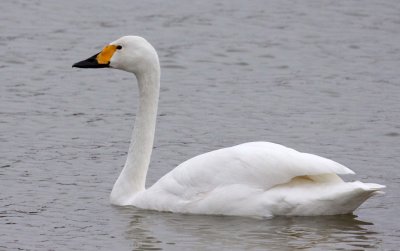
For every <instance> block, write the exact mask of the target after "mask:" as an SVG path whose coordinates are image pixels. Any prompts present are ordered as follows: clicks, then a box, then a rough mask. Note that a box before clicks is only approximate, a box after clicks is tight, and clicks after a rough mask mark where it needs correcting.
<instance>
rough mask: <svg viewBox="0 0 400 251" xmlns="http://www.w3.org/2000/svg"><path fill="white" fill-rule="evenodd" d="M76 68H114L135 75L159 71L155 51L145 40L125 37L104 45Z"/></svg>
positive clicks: (75, 65) (76, 64)
mask: <svg viewBox="0 0 400 251" xmlns="http://www.w3.org/2000/svg"><path fill="white" fill-rule="evenodd" d="M72 67H78V68H107V67H110V68H115V69H120V70H124V71H128V72H133V73H135V74H136V75H137V74H140V73H144V72H147V71H153V70H156V69H159V62H158V56H157V52H156V50H155V49H154V48H153V46H151V44H150V43H149V42H147V41H146V39H144V38H142V37H137V36H125V37H121V38H120V39H118V40H116V41H114V42H112V43H110V44H108V45H106V46H105V47H104V48H103V50H102V51H101V52H99V53H97V54H96V55H94V56H92V57H90V58H88V59H86V60H83V61H80V62H78V63H75V64H74V65H73V66H72Z"/></svg>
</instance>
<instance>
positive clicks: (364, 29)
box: [0, 0, 400, 250]
mask: <svg viewBox="0 0 400 251" xmlns="http://www.w3.org/2000/svg"><path fill="white" fill-rule="evenodd" d="M0 8H1V12H0V31H1V32H0V58H1V60H0V81H1V82H0V191H1V192H0V250H294V249H305V250H398V247H399V244H400V230H399V229H400V228H399V225H400V224H399V207H400V199H399V190H400V185H399V184H400V183H399V182H400V180H399V170H398V168H399V162H400V155H399V153H400V144H399V143H400V105H399V97H400V72H399V69H400V63H399V62H400V4H399V1H397V0H383V1H362V2H361V1H326V0H322V1H294V0H293V1H291V0H283V1H282V0H279V1H278V0H275V1H209V0H206V1H198V2H191V1H129V0H120V1H94V0H88V1H77V0H69V1H51V0H33V1H28V0H15V1H2V3H1V7H0ZM128 34H133V35H141V36H144V37H146V38H147V39H148V40H149V41H150V42H151V43H152V44H153V45H154V46H155V47H156V49H157V50H158V52H159V56H160V60H161V65H162V83H161V85H162V89H161V97H160V108H159V117H158V124H157V132H156V142H155V147H154V151H153V156H152V162H151V167H150V170H149V174H148V182H147V185H148V186H149V185H151V184H153V183H154V182H155V181H156V180H158V179H159V178H160V177H161V176H162V175H163V174H165V173H167V172H168V171H170V170H172V169H173V168H174V167H175V166H177V165H178V164H179V163H181V162H182V161H184V160H186V159H188V158H190V157H193V156H195V155H197V154H200V153H203V152H206V151H210V150H214V149H217V148H221V147H227V146H231V145H235V144H239V143H242V142H248V141H259V140H262V141H271V142H276V143H280V144H284V145H286V146H289V147H293V148H295V149H297V150H300V151H303V152H311V153H315V154H318V155H321V156H324V157H328V158H332V159H334V160H336V161H338V162H340V163H342V164H344V165H346V166H348V167H350V168H351V169H353V170H354V171H355V172H356V173H357V174H356V175H355V176H346V177H344V178H345V179H346V180H361V181H364V182H376V183H380V184H385V185H387V189H386V194H385V195H380V196H376V197H374V198H371V199H370V200H369V201H368V202H366V203H365V204H363V205H362V206H361V207H360V208H359V209H358V210H357V211H355V215H354V216H334V217H276V218H272V219H249V218H242V217H213V216H191V215H180V214H171V213H159V212H151V211H143V210H139V209H136V208H133V207H126V208H122V207H115V206H112V205H110V204H109V201H108V198H109V193H110V191H111V188H112V185H113V183H114V181H115V179H116V178H117V176H118V174H119V172H120V170H121V168H122V165H123V164H124V161H125V158H126V151H127V149H128V145H129V138H130V134H131V130H132V126H133V122H134V118H135V112H136V106H137V104H136V101H137V88H136V81H135V80H134V77H133V75H131V74H128V73H124V72H121V71H116V70H109V69H103V70H78V69H72V68H71V65H72V64H73V63H75V62H77V61H79V60H82V59H85V58H87V57H89V56H91V55H93V54H95V53H97V52H98V51H99V50H100V49H101V48H102V47H103V46H104V45H106V44H107V43H109V42H111V41H113V40H115V39H117V38H118V37H120V36H123V35H128Z"/></svg>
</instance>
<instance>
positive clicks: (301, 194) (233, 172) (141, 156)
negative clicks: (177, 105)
mask: <svg viewBox="0 0 400 251" xmlns="http://www.w3.org/2000/svg"><path fill="white" fill-rule="evenodd" d="M73 67H78V68H103V67H111V68H116V69H121V70H124V71H128V72H132V73H134V74H135V75H136V78H137V82H138V86H139V95H140V98H139V108H138V112H137V116H136V122H135V127H134V130H133V135H132V141H131V145H130V147H129V151H128V157H127V160H126V163H125V166H124V168H123V170H122V172H121V174H120V175H119V177H118V179H117V181H116V182H115V184H114V187H113V189H112V192H111V196H110V198H111V203H112V204H115V205H133V206H136V207H139V208H143V209H153V210H159V211H170V212H179V213H193V214H217V215H242V216H261V217H268V216H272V215H335V214H347V213H351V212H353V211H354V210H355V209H356V208H357V207H358V206H359V205H360V204H361V203H363V202H364V201H365V200H366V199H367V198H369V197H370V196H371V195H373V194H375V193H377V191H379V190H380V189H382V188H384V186H382V185H379V184H373V183H361V182H359V181H356V182H344V181H343V180H342V179H341V178H340V177H339V176H338V174H353V173H354V172H353V171H352V170H350V169H348V168H347V167H345V166H342V165H340V164H338V163H336V162H334V161H332V160H329V159H326V158H322V157H319V156H316V155H312V154H308V153H301V152H298V151H295V150H293V149H290V148H287V147H285V146H282V145H278V144H274V143H268V142H251V143H245V144H241V145H237V146H233V147H229V148H224V149H220V150H216V151H212V152H208V153H205V154H202V155H199V156H196V157H194V158H192V159H189V160H187V161H185V162H183V163H182V164H180V165H179V166H177V167H176V168H175V169H174V170H172V171H171V172H169V173H168V174H166V175H165V176H164V177H162V178H161V179H160V180H159V181H157V182H156V183H155V184H154V185H153V186H152V187H150V188H148V189H146V188H145V181H146V174H147V170H148V167H149V162H150V156H151V152H152V148H153V141H154V132H155V125H156V117H157V106H158V96H159V89H160V66H159V60H158V56H157V53H156V51H155V49H154V48H153V47H152V46H151V45H150V44H149V43H148V42H147V41H146V40H145V39H144V38H141V37H137V36H125V37H122V38H120V39H118V40H116V41H114V42H112V43H110V44H109V45H107V46H106V47H104V49H103V50H102V51H101V52H100V53H98V54H96V55H94V56H93V57H90V58H88V59H86V60H84V61H81V62H78V63H76V64H74V65H73Z"/></svg>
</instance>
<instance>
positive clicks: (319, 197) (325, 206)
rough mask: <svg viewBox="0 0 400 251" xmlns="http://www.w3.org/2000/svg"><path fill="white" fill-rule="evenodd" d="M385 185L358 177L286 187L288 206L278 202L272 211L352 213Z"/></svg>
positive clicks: (277, 212)
mask: <svg viewBox="0 0 400 251" xmlns="http://www.w3.org/2000/svg"><path fill="white" fill-rule="evenodd" d="M383 188H385V186H383V185H379V184H374V183H362V182H359V181H355V182H339V183H331V184H326V183H314V184H313V185H310V186H304V187H302V186H296V187H292V188H290V189H288V190H287V191H286V196H284V201H285V203H284V205H285V207H284V208H283V207H282V204H283V203H277V205H279V206H278V207H276V208H275V207H274V208H272V209H273V210H272V213H273V214H275V215H282V214H283V215H299V216H301V215H302V216H312V215H338V214H350V213H352V212H353V211H354V210H356V209H357V208H358V207H359V206H360V205H361V204H362V203H363V202H365V201H366V200H367V199H368V198H370V197H371V196H373V195H376V194H382V193H383V192H382V191H381V189H383ZM281 194H282V193H281ZM274 211H276V212H274Z"/></svg>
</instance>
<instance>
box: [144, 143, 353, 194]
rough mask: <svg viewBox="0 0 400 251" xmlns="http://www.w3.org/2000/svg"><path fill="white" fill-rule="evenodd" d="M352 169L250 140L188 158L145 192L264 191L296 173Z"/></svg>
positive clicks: (339, 172) (324, 172) (318, 172)
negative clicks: (239, 188) (232, 187)
mask: <svg viewBox="0 0 400 251" xmlns="http://www.w3.org/2000/svg"><path fill="white" fill-rule="evenodd" d="M353 173H354V172H353V171H352V170H350V169H349V168H347V167H345V166H343V165H341V164H339V163H336V162H334V161H332V160H329V159H326V158H323V157H319V156H317V155H313V154H308V153H301V152H298V151H296V150H293V149H291V148H287V147H285V146H282V145H279V144H274V143H269V142H251V143H245V144H241V145H237V146H233V147H229V148H223V149H220V150H216V151H212V152H208V153H205V154H201V155H198V156H196V157H194V158H192V159H189V160H187V161H185V162H183V163H182V164H180V165H179V166H178V167H176V168H175V169H174V170H172V171H171V172H170V173H168V174H166V175H165V176H164V177H162V178H161V179H160V180H159V181H158V182H157V183H156V184H154V185H153V186H152V187H151V188H150V189H149V192H151V191H153V192H158V193H160V192H162V193H167V194H169V195H175V196H177V197H179V198H180V199H183V200H185V199H187V200H192V199H193V198H195V197H198V196H200V197H202V196H204V194H207V193H209V192H211V191H213V190H214V189H217V188H221V187H223V186H230V185H241V186H247V187H251V188H255V189H262V190H264V191H266V190H268V189H270V188H271V187H274V186H276V185H279V184H284V183H286V182H289V181H290V180H291V179H293V178H294V177H296V176H304V175H321V174H353ZM334 176H335V177H337V176H336V175H334Z"/></svg>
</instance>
